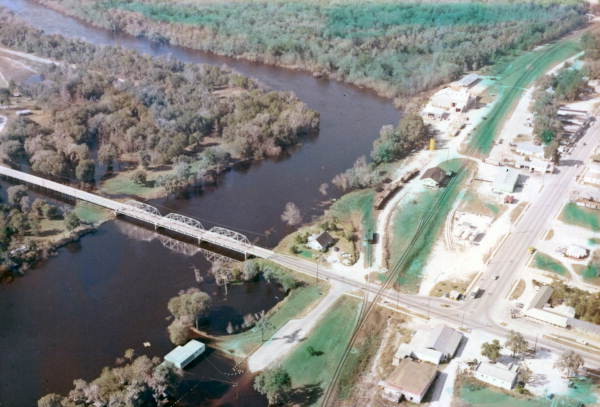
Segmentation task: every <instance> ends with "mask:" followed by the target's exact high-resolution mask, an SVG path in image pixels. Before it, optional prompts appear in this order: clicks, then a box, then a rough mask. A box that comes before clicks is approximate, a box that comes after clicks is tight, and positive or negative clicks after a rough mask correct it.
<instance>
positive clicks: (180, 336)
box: [167, 287, 211, 345]
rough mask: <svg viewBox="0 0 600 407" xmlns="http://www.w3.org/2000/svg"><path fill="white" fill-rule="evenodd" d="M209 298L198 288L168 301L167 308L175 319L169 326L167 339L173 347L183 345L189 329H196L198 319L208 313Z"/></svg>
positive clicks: (181, 292)
mask: <svg viewBox="0 0 600 407" xmlns="http://www.w3.org/2000/svg"><path fill="white" fill-rule="evenodd" d="M210 303H211V300H210V296H209V295H208V294H206V293H205V292H203V291H200V290H199V289H198V288H195V287H194V288H190V289H188V290H184V291H180V292H179V294H178V295H177V296H175V297H173V298H171V299H170V300H169V303H168V304H167V308H168V309H169V311H170V312H171V314H172V315H173V317H174V318H175V319H174V320H173V322H172V323H171V325H169V327H168V330H169V338H170V339H171V342H173V343H174V344H175V345H183V344H184V343H185V342H186V341H187V340H188V338H189V329H190V328H191V327H193V326H195V327H196V328H198V319H199V318H200V317H202V316H203V315H205V314H206V312H208V309H209V307H210Z"/></svg>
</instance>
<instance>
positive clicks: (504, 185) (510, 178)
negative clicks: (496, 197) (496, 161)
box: [492, 167, 519, 194]
mask: <svg viewBox="0 0 600 407" xmlns="http://www.w3.org/2000/svg"><path fill="white" fill-rule="evenodd" d="M518 181H519V171H517V170H515V169H514V168H509V167H500V168H498V172H497V173H496V177H495V178H494V184H493V186H492V190H493V191H494V192H497V193H504V194H512V193H513V192H515V188H516V187H517V182H518Z"/></svg>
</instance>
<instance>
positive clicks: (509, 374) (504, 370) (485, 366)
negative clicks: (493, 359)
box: [477, 362, 517, 383]
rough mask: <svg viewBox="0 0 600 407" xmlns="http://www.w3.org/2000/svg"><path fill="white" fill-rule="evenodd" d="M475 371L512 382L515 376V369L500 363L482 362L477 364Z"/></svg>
mask: <svg viewBox="0 0 600 407" xmlns="http://www.w3.org/2000/svg"><path fill="white" fill-rule="evenodd" d="M477 372H479V373H481V374H483V375H486V376H489V377H493V378H496V379H498V380H501V381H503V382H508V383H512V382H513V380H515V377H516V376H517V369H514V368H511V367H508V366H506V365H503V364H502V363H495V364H492V363H488V362H482V363H480V364H479V366H477Z"/></svg>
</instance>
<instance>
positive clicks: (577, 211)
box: [560, 202, 600, 232]
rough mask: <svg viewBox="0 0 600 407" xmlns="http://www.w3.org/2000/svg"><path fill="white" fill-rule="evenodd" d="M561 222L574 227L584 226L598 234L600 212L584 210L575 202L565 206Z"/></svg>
mask: <svg viewBox="0 0 600 407" xmlns="http://www.w3.org/2000/svg"><path fill="white" fill-rule="evenodd" d="M560 220H562V221H563V222H565V223H570V224H572V225H577V226H582V227H584V228H588V229H591V230H593V231H594V232H597V231H599V230H600V211H598V210H595V209H589V208H584V207H582V206H579V205H577V204H575V203H573V202H569V203H568V204H567V205H565V207H564V209H563V211H562V213H561V215H560Z"/></svg>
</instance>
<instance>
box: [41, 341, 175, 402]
mask: <svg viewBox="0 0 600 407" xmlns="http://www.w3.org/2000/svg"><path fill="white" fill-rule="evenodd" d="M117 363H118V366H116V367H105V368H104V369H102V373H101V374H100V376H99V377H98V378H96V379H94V380H92V381H91V382H89V383H88V382H86V381H85V380H83V379H76V380H74V381H73V389H72V390H71V391H70V392H69V394H68V395H67V396H62V395H59V394H55V393H51V394H47V395H45V396H44V397H42V398H41V399H40V400H39V401H38V403H37V405H38V407H87V406H147V407H158V406H164V405H169V402H172V401H174V400H175V392H176V390H177V385H178V383H179V381H180V379H181V374H180V372H179V371H177V370H176V369H175V368H174V367H172V366H171V365H167V364H161V360H160V358H158V357H154V358H149V357H147V356H139V357H137V358H134V354H133V350H131V349H129V350H127V351H126V352H125V355H124V357H123V358H119V359H118V360H117Z"/></svg>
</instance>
